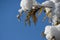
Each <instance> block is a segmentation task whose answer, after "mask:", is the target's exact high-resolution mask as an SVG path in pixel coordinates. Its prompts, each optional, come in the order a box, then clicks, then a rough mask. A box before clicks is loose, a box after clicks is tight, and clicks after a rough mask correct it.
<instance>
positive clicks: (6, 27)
mask: <svg viewBox="0 0 60 40" xmlns="http://www.w3.org/2000/svg"><path fill="white" fill-rule="evenodd" d="M20 1H21V0H0V40H46V39H45V38H43V37H42V36H41V32H42V31H43V30H44V28H45V26H46V25H48V24H49V23H48V19H47V20H46V21H45V22H44V23H43V22H42V21H41V20H42V18H43V16H44V14H42V15H41V16H39V17H38V18H39V19H38V21H37V24H36V26H35V25H34V24H33V23H32V25H31V26H30V27H29V26H28V25H27V26H25V25H24V22H21V23H19V22H18V20H17V18H16V15H17V14H18V9H19V8H20ZM37 1H38V2H40V3H42V2H43V1H44V0H37ZM43 13H44V12H43ZM23 17H24V16H23Z"/></svg>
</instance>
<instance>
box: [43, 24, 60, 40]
mask: <svg viewBox="0 0 60 40" xmlns="http://www.w3.org/2000/svg"><path fill="white" fill-rule="evenodd" d="M44 34H46V38H47V40H51V38H52V37H53V36H55V38H56V40H60V24H59V25H57V26H46V27H45V32H44Z"/></svg>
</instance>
